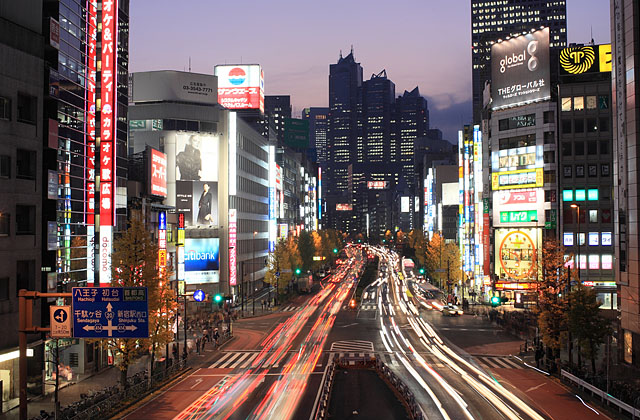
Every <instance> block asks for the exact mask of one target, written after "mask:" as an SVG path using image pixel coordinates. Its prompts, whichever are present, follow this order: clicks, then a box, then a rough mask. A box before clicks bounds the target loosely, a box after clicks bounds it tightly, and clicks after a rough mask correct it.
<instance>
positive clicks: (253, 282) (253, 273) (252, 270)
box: [251, 230, 258, 315]
mask: <svg viewBox="0 0 640 420" xmlns="http://www.w3.org/2000/svg"><path fill="white" fill-rule="evenodd" d="M257 234H258V232H256V231H255V230H254V231H253V242H252V244H253V247H252V248H253V261H252V264H251V266H252V269H251V273H252V277H253V279H252V280H251V292H252V294H253V289H254V288H255V287H256V235H257ZM255 314H256V297H255V296H253V315H255Z"/></svg>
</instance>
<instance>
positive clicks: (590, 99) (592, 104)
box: [587, 96, 597, 109]
mask: <svg viewBox="0 0 640 420" xmlns="http://www.w3.org/2000/svg"><path fill="white" fill-rule="evenodd" d="M596 103H597V101H596V97H595V96H587V109H596V105H597V104H596Z"/></svg>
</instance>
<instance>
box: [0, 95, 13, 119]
mask: <svg viewBox="0 0 640 420" xmlns="http://www.w3.org/2000/svg"><path fill="white" fill-rule="evenodd" d="M10 119H11V99H9V98H4V97H2V96H0V120H10Z"/></svg>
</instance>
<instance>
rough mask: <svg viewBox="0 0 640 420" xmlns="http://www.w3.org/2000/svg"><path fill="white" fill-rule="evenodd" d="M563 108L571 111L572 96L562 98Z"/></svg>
mask: <svg viewBox="0 0 640 420" xmlns="http://www.w3.org/2000/svg"><path fill="white" fill-rule="evenodd" d="M562 110H563V111H565V112H567V111H571V98H562Z"/></svg>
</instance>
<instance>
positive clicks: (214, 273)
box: [184, 238, 220, 284]
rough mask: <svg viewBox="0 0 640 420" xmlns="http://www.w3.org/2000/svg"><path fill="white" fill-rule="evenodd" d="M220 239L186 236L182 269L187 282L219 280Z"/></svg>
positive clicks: (216, 281) (214, 281)
mask: <svg viewBox="0 0 640 420" xmlns="http://www.w3.org/2000/svg"><path fill="white" fill-rule="evenodd" d="M219 258H220V239H218V238H186V239H185V248H184V271H185V281H186V282H187V284H195V283H218V282H219V281H220V259H219Z"/></svg>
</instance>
